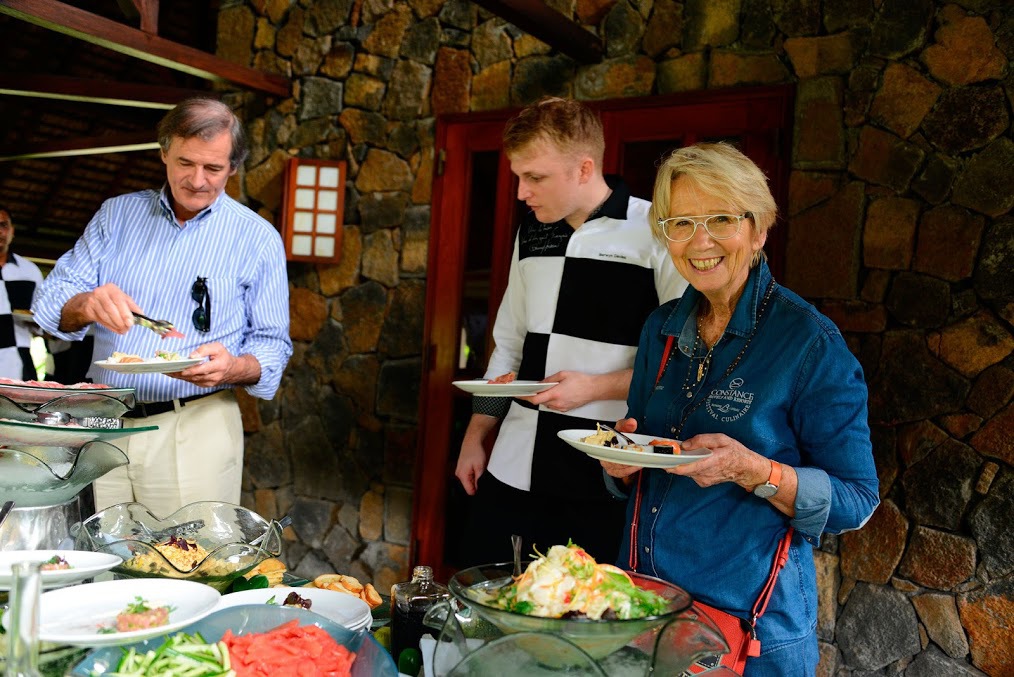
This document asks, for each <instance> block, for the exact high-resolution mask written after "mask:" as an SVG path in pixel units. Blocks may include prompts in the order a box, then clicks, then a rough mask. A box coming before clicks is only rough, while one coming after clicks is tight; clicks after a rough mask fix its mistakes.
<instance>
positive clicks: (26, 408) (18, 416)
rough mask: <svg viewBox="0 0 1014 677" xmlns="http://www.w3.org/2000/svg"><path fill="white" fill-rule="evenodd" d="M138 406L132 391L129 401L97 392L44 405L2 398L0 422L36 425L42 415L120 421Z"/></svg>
mask: <svg viewBox="0 0 1014 677" xmlns="http://www.w3.org/2000/svg"><path fill="white" fill-rule="evenodd" d="M133 403H134V394H133V391H131V392H130V393H129V395H128V397H126V398H118V397H113V396H112V395H105V394H103V393H99V392H95V391H87V390H86V391H79V392H74V393H70V394H67V395H60V396H59V397H53V398H50V399H48V400H46V401H45V402H43V403H41V404H28V403H22V402H17V401H16V400H12V399H11V398H9V397H6V396H4V395H0V418H2V419H10V420H12V421H20V422H22V423H34V422H35V421H36V420H37V418H38V416H37V414H39V413H49V412H60V413H63V414H67V415H68V416H70V417H71V418H74V419H79V420H80V419H89V418H120V417H121V416H123V415H124V414H125V413H127V412H128V411H130V409H131V407H132V406H133Z"/></svg>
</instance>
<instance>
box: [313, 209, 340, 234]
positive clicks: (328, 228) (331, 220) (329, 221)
mask: <svg viewBox="0 0 1014 677" xmlns="http://www.w3.org/2000/svg"><path fill="white" fill-rule="evenodd" d="M337 225H338V218H337V217H336V216H335V215H334V214H317V232H318V233H322V234H324V235H332V234H334V231H335V228H336V227H337Z"/></svg>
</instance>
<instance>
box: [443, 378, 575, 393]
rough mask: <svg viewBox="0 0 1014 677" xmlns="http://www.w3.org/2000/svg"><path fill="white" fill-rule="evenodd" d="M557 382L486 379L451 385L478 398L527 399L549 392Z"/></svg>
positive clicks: (454, 382) (453, 382)
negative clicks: (504, 381) (506, 381)
mask: <svg viewBox="0 0 1014 677" xmlns="http://www.w3.org/2000/svg"><path fill="white" fill-rule="evenodd" d="M557 383H558V382H551V383H543V382H542V381H511V382H510V383H490V382H489V381H487V380H486V379H481V378H480V379H475V380H472V381H452V385H456V386H457V387H459V388H461V389H462V390H464V391H465V392H466V393H472V394H473V395H478V396H479V397H527V396H529V395H535V394H537V393H541V392H542V391H543V390H549V389H550V388H552V387H553V386H555V385H557Z"/></svg>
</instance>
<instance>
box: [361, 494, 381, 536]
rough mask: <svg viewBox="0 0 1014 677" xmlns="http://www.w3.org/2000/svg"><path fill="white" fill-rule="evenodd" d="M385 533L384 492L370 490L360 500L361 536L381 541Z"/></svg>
mask: <svg viewBox="0 0 1014 677" xmlns="http://www.w3.org/2000/svg"><path fill="white" fill-rule="evenodd" d="M383 534H384V494H383V493H378V492H376V491H368V492H366V494H365V495H363V500H362V501H360V502H359V537H360V538H362V539H363V540H365V541H379V540H380V539H381V537H382V536H383Z"/></svg>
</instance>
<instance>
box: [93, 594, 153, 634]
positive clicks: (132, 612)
mask: <svg viewBox="0 0 1014 677" xmlns="http://www.w3.org/2000/svg"><path fill="white" fill-rule="evenodd" d="M170 611H171V609H170V608H169V607H168V606H155V607H153V606H151V605H150V604H149V603H148V602H147V601H146V600H145V599H144V598H143V597H141V596H140V595H138V596H137V597H135V598H134V601H133V602H131V603H130V604H128V605H127V608H126V609H124V610H123V611H121V612H120V613H118V614H116V626H115V627H104V628H100V630H99V632H103V633H108V632H131V631H132V630H147V629H148V628H157V627H160V626H162V625H168V624H169V612H170Z"/></svg>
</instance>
